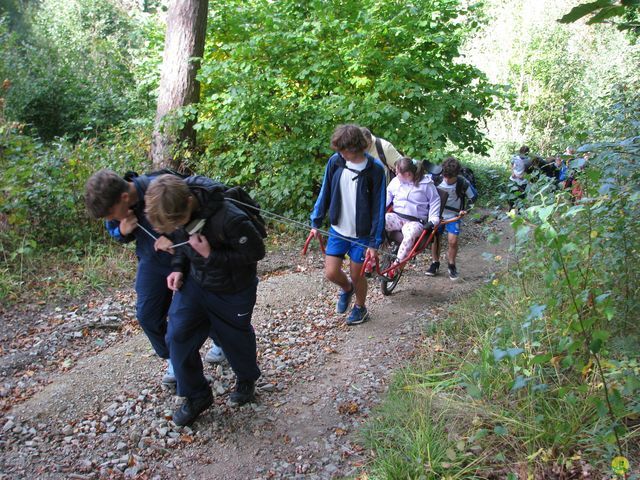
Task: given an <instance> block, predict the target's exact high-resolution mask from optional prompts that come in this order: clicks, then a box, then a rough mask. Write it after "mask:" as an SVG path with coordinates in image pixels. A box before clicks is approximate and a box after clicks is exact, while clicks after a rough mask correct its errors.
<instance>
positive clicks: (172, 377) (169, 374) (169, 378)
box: [162, 360, 176, 385]
mask: <svg viewBox="0 0 640 480" xmlns="http://www.w3.org/2000/svg"><path fill="white" fill-rule="evenodd" d="M175 383H176V374H175V373H174V371H173V364H172V363H171V360H167V371H166V372H164V376H163V377H162V384H163V385H175Z"/></svg>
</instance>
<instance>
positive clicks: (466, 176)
mask: <svg viewBox="0 0 640 480" xmlns="http://www.w3.org/2000/svg"><path fill="white" fill-rule="evenodd" d="M431 177H432V179H433V182H434V183H435V185H436V187H437V186H438V185H440V183H442V181H443V180H444V176H443V175H442V172H440V173H439V174H437V175H435V174H432V175H431ZM469 188H471V191H472V192H473V195H472V196H471V197H469V196H467V190H468V189H469ZM456 195H457V196H458V198H459V199H460V203H461V205H460V210H464V209H465V206H466V203H467V200H468V201H469V202H471V203H473V202H475V201H476V199H477V198H478V189H477V188H476V176H475V175H474V173H473V170H471V169H470V168H469V167H460V173H459V174H458V181H457V182H456Z"/></svg>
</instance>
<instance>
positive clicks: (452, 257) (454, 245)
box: [447, 233, 458, 265]
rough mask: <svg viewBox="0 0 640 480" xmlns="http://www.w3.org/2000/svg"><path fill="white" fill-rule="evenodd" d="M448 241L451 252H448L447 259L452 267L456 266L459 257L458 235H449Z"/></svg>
mask: <svg viewBox="0 0 640 480" xmlns="http://www.w3.org/2000/svg"><path fill="white" fill-rule="evenodd" d="M447 241H448V242H449V250H448V251H447V259H448V260H449V263H450V264H452V265H455V264H456V256H457V255H458V235H454V234H452V233H449V234H448V235H447Z"/></svg>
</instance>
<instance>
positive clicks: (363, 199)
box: [311, 153, 387, 248]
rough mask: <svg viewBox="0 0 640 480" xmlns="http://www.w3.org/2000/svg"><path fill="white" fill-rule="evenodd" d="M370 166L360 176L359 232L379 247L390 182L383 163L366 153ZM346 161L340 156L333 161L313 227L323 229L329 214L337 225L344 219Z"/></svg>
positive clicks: (332, 221) (336, 154)
mask: <svg viewBox="0 0 640 480" xmlns="http://www.w3.org/2000/svg"><path fill="white" fill-rule="evenodd" d="M365 157H366V158H367V165H366V166H365V167H364V169H363V170H362V172H360V174H359V177H360V178H359V179H358V187H357V198H356V233H357V236H358V238H368V246H369V247H371V248H378V247H379V246H380V245H381V244H382V233H383V231H384V214H385V206H386V200H387V187H386V185H387V180H386V177H385V172H384V167H383V166H382V163H380V161H379V160H377V159H375V158H373V157H372V156H371V155H369V154H368V153H365ZM345 167H346V161H345V159H344V158H343V157H342V155H340V154H339V153H335V154H333V155H332V156H331V158H329V161H328V162H327V166H326V168H325V171H324V178H323V179H322V188H321V189H320V193H319V194H318V199H317V200H316V204H315V206H314V207H313V212H312V213H311V226H312V227H313V228H320V227H321V225H322V220H323V219H324V217H325V215H326V214H327V212H328V213H329V221H330V222H331V224H332V225H336V224H337V223H338V220H339V219H340V209H341V207H342V201H341V198H340V177H341V176H342V172H343V171H344V169H345Z"/></svg>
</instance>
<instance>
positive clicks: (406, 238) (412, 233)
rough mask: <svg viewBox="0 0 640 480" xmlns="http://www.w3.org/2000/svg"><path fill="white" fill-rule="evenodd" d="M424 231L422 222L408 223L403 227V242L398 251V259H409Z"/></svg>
mask: <svg viewBox="0 0 640 480" xmlns="http://www.w3.org/2000/svg"><path fill="white" fill-rule="evenodd" d="M423 230H424V227H423V226H422V224H421V223H420V222H407V223H405V224H404V225H403V226H402V236H403V240H402V243H401V244H400V248H399V249H398V259H399V260H404V259H405V258H407V256H408V255H409V253H410V252H411V249H412V248H413V246H414V245H415V243H416V240H418V238H420V234H421V233H422V231H423Z"/></svg>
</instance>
